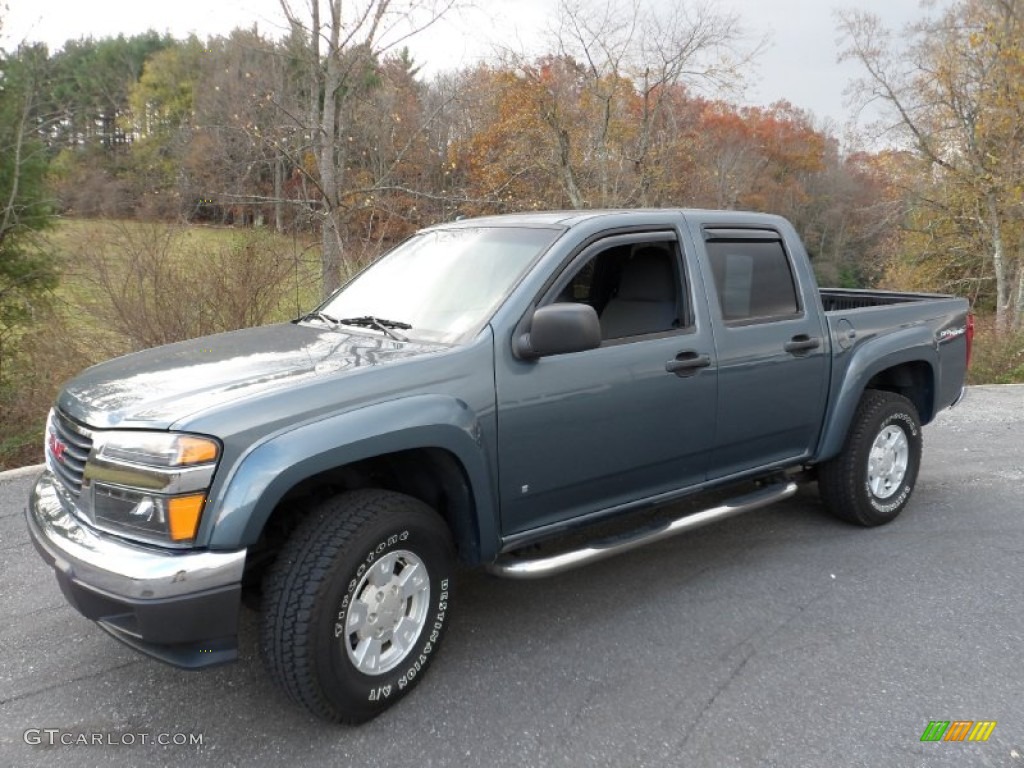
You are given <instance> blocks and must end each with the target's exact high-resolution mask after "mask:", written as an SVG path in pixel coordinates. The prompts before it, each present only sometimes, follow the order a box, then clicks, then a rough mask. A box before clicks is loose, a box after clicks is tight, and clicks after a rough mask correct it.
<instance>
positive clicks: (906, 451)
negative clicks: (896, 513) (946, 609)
mask: <svg viewBox="0 0 1024 768" xmlns="http://www.w3.org/2000/svg"><path fill="white" fill-rule="evenodd" d="M909 463H910V445H909V443H908V442H907V433H906V432H904V431H903V429H902V428H900V427H898V426H896V425H895V424H890V425H889V426H887V427H886V428H885V429H883V430H882V431H881V432H879V433H878V436H877V437H876V438H875V442H874V443H872V444H871V452H870V453H869V454H868V486H869V487H870V488H871V493H873V494H874V495H875V497H876V498H879V499H887V498H889V497H890V496H892V495H893V494H894V493H896V491H897V490H898V489H899V487H900V485H901V484H902V482H903V478H904V477H906V474H907V466H908V464H909Z"/></svg>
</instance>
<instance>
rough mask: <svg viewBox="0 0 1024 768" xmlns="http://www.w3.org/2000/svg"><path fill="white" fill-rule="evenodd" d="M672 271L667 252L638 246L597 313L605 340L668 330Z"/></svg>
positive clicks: (672, 318)
mask: <svg viewBox="0 0 1024 768" xmlns="http://www.w3.org/2000/svg"><path fill="white" fill-rule="evenodd" d="M675 279H676V278H675V272H674V270H673V269H672V257H671V255H670V254H669V253H668V252H667V251H665V250H662V249H661V248H652V247H647V248H642V249H640V250H638V251H637V252H636V253H635V254H633V256H632V257H631V258H629V260H627V261H626V262H625V264H623V266H622V273H621V275H620V277H619V289H618V291H617V292H616V294H615V295H614V296H613V297H612V298H611V300H610V301H609V302H608V304H607V306H605V308H604V311H603V312H602V313H601V335H602V337H603V338H605V339H618V338H622V337H623V336H639V335H641V334H645V333H658V332H661V331H669V330H671V329H672V328H673V327H675V325H676V320H677V315H678V313H677V308H676V287H675Z"/></svg>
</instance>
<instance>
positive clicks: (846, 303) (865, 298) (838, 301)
mask: <svg viewBox="0 0 1024 768" xmlns="http://www.w3.org/2000/svg"><path fill="white" fill-rule="evenodd" d="M820 293H821V304H822V307H823V308H824V309H825V311H826V312H834V311H837V310H839V311H842V310H849V309H864V308H866V307H882V306H889V305H892V304H910V303H914V302H918V301H929V300H932V299H948V298H950V297H949V296H947V295H944V294H941V293H897V292H895V291H867V290H855V289H852V288H822V289H820Z"/></svg>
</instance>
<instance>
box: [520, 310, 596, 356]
mask: <svg viewBox="0 0 1024 768" xmlns="http://www.w3.org/2000/svg"><path fill="white" fill-rule="evenodd" d="M600 346H601V323H600V322H599V321H598V319H597V312H595V311H594V308H593V307H591V306H590V305H588V304H575V303H571V302H566V303H560V304H549V305H548V306H546V307H541V308H540V309H538V310H537V311H536V312H534V313H533V318H532V320H531V321H530V330H529V331H527V332H526V333H524V334H523V335H521V336H520V337H519V338H518V339H516V344H515V352H516V355H517V356H518V357H520V358H523V359H525V360H533V359H536V358H538V357H546V356H547V355H562V354H565V353H567V352H583V351H585V350H588V349H596V348H597V347H600Z"/></svg>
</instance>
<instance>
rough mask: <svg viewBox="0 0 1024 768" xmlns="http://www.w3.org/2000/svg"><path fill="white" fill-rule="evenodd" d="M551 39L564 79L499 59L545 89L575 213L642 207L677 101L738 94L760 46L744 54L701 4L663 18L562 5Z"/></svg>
mask: <svg viewBox="0 0 1024 768" xmlns="http://www.w3.org/2000/svg"><path fill="white" fill-rule="evenodd" d="M552 38H553V40H552V42H553V47H554V50H555V52H556V56H555V57H554V61H556V62H558V63H559V66H560V67H561V68H562V69H563V70H566V71H565V72H564V73H563V74H564V75H565V76H563V77H561V78H559V77H545V76H544V74H545V69H544V67H540V66H537V65H536V64H531V63H528V62H527V60H526V58H525V57H524V56H523V55H522V54H519V53H516V52H508V51H506V57H507V58H510V60H511V61H512V62H517V63H518V65H519V68H520V69H521V71H523V72H524V74H525V76H526V77H527V78H530V79H532V80H533V81H534V83H535V84H536V85H537V86H538V87H540V88H541V89H543V94H544V98H543V104H542V106H541V113H542V117H543V120H544V122H545V123H546V124H547V125H548V127H549V129H550V131H551V135H552V136H553V138H554V141H555V146H556V147H557V150H556V152H555V153H554V165H555V167H556V169H557V173H558V175H559V177H560V179H561V181H562V185H563V187H564V189H565V191H566V194H567V196H568V198H569V200H570V202H571V204H572V205H573V207H576V208H582V207H585V206H588V205H598V206H607V205H616V204H617V205H623V204H626V205H649V204H650V197H649V193H650V189H651V185H652V180H653V178H652V175H653V173H654V171H655V168H654V165H653V164H652V162H651V152H652V149H653V148H654V145H655V143H656V131H657V127H658V125H659V120H660V119H661V118H662V117H663V114H664V112H665V110H666V107H667V105H668V104H669V103H671V101H672V97H673V95H674V93H675V92H676V91H678V89H679V88H681V87H683V86H685V87H689V88H693V89H697V90H699V89H702V88H711V89H715V90H721V89H726V90H728V89H735V88H738V87H739V86H740V84H741V82H742V74H743V69H744V66H743V65H744V64H745V63H747V62H749V61H750V60H751V59H752V58H753V57H754V56H756V55H757V53H758V52H759V50H760V47H761V43H762V41H754V42H753V45H751V46H749V47H744V34H743V30H742V27H741V25H740V23H739V20H738V17H736V16H735V15H734V14H728V13H721V12H718V11H717V10H715V9H714V8H713V7H712V5H711V4H710V3H708V2H699V3H697V4H687V3H674V4H672V5H671V7H670V10H669V11H668V12H667V13H666V12H657V11H656V10H655V8H654V7H653V6H652V5H650V4H648V3H646V2H645V0H631V2H629V3H627V4H623V3H619V2H614V0H603V1H598V2H595V1H594V0H559V5H558V17H557V24H556V26H555V28H554V29H553V30H552ZM570 70H571V71H570ZM637 97H639V105H638V107H635V108H634V102H635V99H636V98H637ZM583 158H586V159H587V162H586V165H587V167H586V168H584V167H582V166H583V162H582V161H583ZM584 176H589V177H590V178H589V179H588V183H587V184H586V186H587V187H588V189H589V191H590V194H589V195H588V194H585V193H584V192H583V191H582V190H581V186H583V184H584V181H583V177H584Z"/></svg>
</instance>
